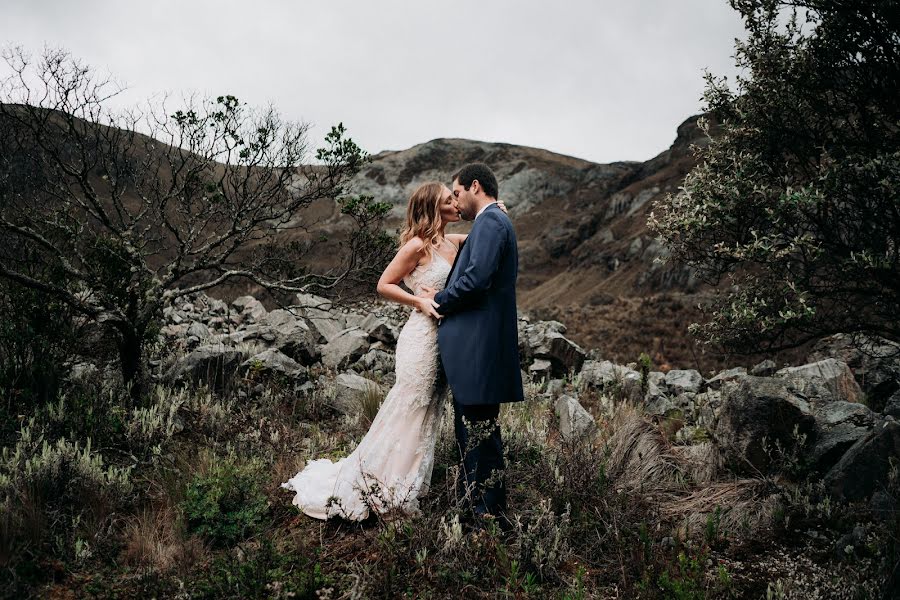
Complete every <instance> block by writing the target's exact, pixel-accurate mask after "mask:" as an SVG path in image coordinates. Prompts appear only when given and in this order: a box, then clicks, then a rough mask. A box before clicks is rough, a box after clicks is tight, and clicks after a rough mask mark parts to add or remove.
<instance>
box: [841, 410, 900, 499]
mask: <svg viewBox="0 0 900 600" xmlns="http://www.w3.org/2000/svg"><path fill="white" fill-rule="evenodd" d="M898 456H900V422H897V421H888V420H884V421H880V422H878V423H876V424H875V426H874V427H873V428H872V429H871V430H870V431H869V432H868V433H867V434H866V435H865V436H863V437H862V438H860V439H859V440H857V441H856V443H855V444H853V446H851V447H850V449H849V450H847V452H845V453H844V455H843V456H842V457H841V459H840V460H839V461H838V463H837V464H836V465H834V466H833V467H832V468H831V470H829V471H828V473H827V474H826V475H825V488H826V490H827V491H828V493H829V494H830V495H831V496H832V498H836V499H839V500H846V501H857V500H863V499H865V498H868V497H870V496H871V495H872V493H873V492H875V491H876V490H879V489H884V488H886V487H887V480H888V472H889V471H890V468H891V461H892V460H893V462H894V463H896V461H897V457H898Z"/></svg>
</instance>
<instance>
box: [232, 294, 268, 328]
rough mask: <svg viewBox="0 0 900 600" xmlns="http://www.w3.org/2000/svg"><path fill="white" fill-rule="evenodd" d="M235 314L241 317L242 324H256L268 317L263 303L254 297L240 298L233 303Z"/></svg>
mask: <svg viewBox="0 0 900 600" xmlns="http://www.w3.org/2000/svg"><path fill="white" fill-rule="evenodd" d="M231 306H232V307H233V308H234V310H235V312H236V313H237V314H238V315H240V322H241V323H255V322H257V321H259V320H260V319H261V318H263V317H264V316H265V315H266V308H265V307H264V306H263V305H262V302H260V301H259V300H257V299H256V298H254V297H253V296H240V297H238V298H235V299H234V300H232V302H231Z"/></svg>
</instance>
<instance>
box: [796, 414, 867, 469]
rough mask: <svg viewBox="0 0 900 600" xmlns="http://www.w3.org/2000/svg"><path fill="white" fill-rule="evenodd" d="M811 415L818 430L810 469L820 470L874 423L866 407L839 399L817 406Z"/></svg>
mask: <svg viewBox="0 0 900 600" xmlns="http://www.w3.org/2000/svg"><path fill="white" fill-rule="evenodd" d="M814 416H815V418H816V424H817V427H818V432H817V434H816V443H815V445H814V446H813V447H812V448H811V450H810V456H809V460H810V463H811V465H812V466H813V468H814V469H816V470H818V471H822V472H824V471H826V470H828V469H829V468H831V467H832V466H833V465H834V464H835V463H836V462H837V461H838V460H839V459H840V458H841V456H843V454H844V452H846V451H847V449H848V448H850V447H851V446H852V445H853V444H855V443H856V441H857V440H859V439H860V438H862V437H863V436H864V435H866V434H867V433H868V432H869V430H870V429H871V428H872V425H873V424H874V422H875V414H874V413H873V412H872V411H871V410H869V409H868V407H866V406H864V405H862V404H858V403H856V402H845V401H843V400H839V401H837V402H829V403H828V404H824V405H822V406H820V407H817V408H816V410H815V411H814Z"/></svg>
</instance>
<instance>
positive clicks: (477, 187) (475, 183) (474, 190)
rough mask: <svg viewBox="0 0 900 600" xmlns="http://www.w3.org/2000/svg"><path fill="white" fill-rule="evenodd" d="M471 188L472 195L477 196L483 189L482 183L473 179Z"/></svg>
mask: <svg viewBox="0 0 900 600" xmlns="http://www.w3.org/2000/svg"><path fill="white" fill-rule="evenodd" d="M469 187H470V188H471V191H472V195H473V196H475V195H477V194H478V190H480V189H481V182H480V181H478V180H477V179H473V180H472V185H471V186H469Z"/></svg>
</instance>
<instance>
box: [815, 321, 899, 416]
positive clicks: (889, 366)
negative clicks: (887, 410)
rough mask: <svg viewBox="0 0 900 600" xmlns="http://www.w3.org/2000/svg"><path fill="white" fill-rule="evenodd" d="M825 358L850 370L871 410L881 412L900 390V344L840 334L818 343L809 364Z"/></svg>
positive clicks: (874, 337)
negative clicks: (838, 362) (844, 364)
mask: <svg viewBox="0 0 900 600" xmlns="http://www.w3.org/2000/svg"><path fill="white" fill-rule="evenodd" d="M825 358H836V359H838V360H839V361H841V362H844V363H846V364H847V365H848V366H849V367H850V369H851V370H852V372H853V375H854V377H855V378H856V381H857V382H858V383H859V385H860V387H861V388H862V391H863V392H864V393H865V395H866V404H868V406H869V407H870V408H871V409H872V410H875V411H881V410H882V409H883V408H884V406H885V404H886V402H887V400H888V399H889V398H890V397H891V395H892V394H894V392H896V391H898V390H900V344H897V343H896V342H891V341H890V340H886V339H884V338H880V337H876V336H862V335H859V336H856V337H854V336H852V335H849V334H845V333H837V334H834V335H831V336H828V337H825V338H822V339H821V340H819V341H818V342H816V345H815V346H814V347H813V350H812V352H811V353H810V355H809V357H808V358H807V360H809V361H811V362H812V361H820V360H823V359H825Z"/></svg>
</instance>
